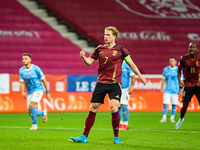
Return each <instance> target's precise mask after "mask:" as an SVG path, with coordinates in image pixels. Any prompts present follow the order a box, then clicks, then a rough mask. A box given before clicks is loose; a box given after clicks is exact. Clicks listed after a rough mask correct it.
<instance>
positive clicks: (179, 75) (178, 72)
mask: <svg viewBox="0 0 200 150" xmlns="http://www.w3.org/2000/svg"><path fill="white" fill-rule="evenodd" d="M177 75H178V83H179V87H180V88H183V87H184V84H183V82H182V80H181V67H180V66H179V67H178V71H177Z"/></svg>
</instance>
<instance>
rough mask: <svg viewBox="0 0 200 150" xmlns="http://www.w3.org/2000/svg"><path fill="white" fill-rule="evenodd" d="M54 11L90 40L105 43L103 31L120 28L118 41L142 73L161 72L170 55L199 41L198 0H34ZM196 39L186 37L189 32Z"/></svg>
mask: <svg viewBox="0 0 200 150" xmlns="http://www.w3.org/2000/svg"><path fill="white" fill-rule="evenodd" d="M37 1H38V2H39V3H42V4H45V5H46V6H47V8H48V9H49V10H50V11H53V12H56V15H57V17H58V18H60V19H63V20H65V21H66V22H67V24H68V25H69V26H72V27H73V28H75V29H76V30H77V31H78V32H79V33H80V34H82V35H84V36H85V37H86V38H87V39H88V40H89V41H92V42H96V43H97V44H100V43H104V41H103V30H104V28H105V27H107V26H110V25H113V26H116V27H117V29H118V30H119V31H120V36H119V38H118V40H117V43H118V44H121V45H123V46H124V47H126V48H127V49H128V50H129V52H130V54H131V57H132V58H133V60H134V62H135V63H136V64H137V66H138V67H139V69H140V70H141V72H142V73H144V74H161V73H162V71H163V68H164V67H165V66H167V65H169V63H168V62H169V58H170V57H171V56H175V57H176V58H177V59H178V60H179V58H180V56H181V55H183V54H186V53H187V49H188V44H189V43H190V42H196V43H197V44H198V45H199V44H200V33H199V31H200V26H199V25H200V1H199V0H193V1H162V2H161V1H153V0H149V1H145V0H135V1H130V0H109V1H108V0H95V2H94V1H93V0H87V1H82V0H73V1H66V0H56V1H54V0H37ZM193 33H194V34H197V35H198V36H197V37H196V38H191V37H190V38H189V35H190V34H193Z"/></svg>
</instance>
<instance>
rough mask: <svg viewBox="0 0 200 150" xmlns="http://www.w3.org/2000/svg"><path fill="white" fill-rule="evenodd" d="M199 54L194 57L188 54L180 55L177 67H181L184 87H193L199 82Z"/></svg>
mask: <svg viewBox="0 0 200 150" xmlns="http://www.w3.org/2000/svg"><path fill="white" fill-rule="evenodd" d="M199 62H200V55H197V58H196V59H191V58H190V57H189V56H188V54H187V55H184V56H181V58H180V62H179V67H180V68H181V69H183V75H184V85H185V87H194V86H196V85H197V83H198V82H199V80H200V78H199V73H200V65H199Z"/></svg>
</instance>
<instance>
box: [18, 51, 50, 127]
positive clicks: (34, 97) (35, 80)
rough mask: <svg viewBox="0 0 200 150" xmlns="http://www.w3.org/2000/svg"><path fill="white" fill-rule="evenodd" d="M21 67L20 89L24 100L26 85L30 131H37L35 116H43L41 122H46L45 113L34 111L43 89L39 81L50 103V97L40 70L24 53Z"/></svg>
mask: <svg viewBox="0 0 200 150" xmlns="http://www.w3.org/2000/svg"><path fill="white" fill-rule="evenodd" d="M22 62H23V64H24V66H23V67H21V68H20V69H19V80H20V89H21V93H22V96H23V98H26V97H27V95H26V93H25V87H24V82H25V84H26V89H27V93H28V97H27V107H28V109H29V114H30V115H31V119H32V123H33V125H32V127H31V128H30V130H37V129H38V126H37V116H43V122H44V123H46V122H47V111H46V110H44V111H38V110H36V109H35V106H36V104H37V103H38V102H39V101H40V100H41V98H42V95H43V92H44V88H43V85H42V83H41V81H40V80H42V82H43V84H44V87H45V89H46V97H47V99H48V100H49V101H50V100H51V96H50V94H49V90H48V86H47V81H46V79H45V76H44V74H43V72H42V71H41V69H40V68H39V67H38V66H36V65H33V64H31V55H30V54H28V53H24V54H23V55H22Z"/></svg>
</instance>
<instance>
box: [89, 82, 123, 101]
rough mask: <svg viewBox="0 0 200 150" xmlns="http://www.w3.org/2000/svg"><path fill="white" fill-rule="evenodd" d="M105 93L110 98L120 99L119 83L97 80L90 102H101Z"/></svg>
mask: <svg viewBox="0 0 200 150" xmlns="http://www.w3.org/2000/svg"><path fill="white" fill-rule="evenodd" d="M107 93H108V95H109V98H110V99H116V100H118V101H120V98H121V85H120V84H119V83H113V84H104V83H99V82H97V83H96V86H95V89H94V91H93V93H92V98H91V101H90V102H91V103H101V104H103V103H104V98H105V96H106V94H107Z"/></svg>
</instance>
